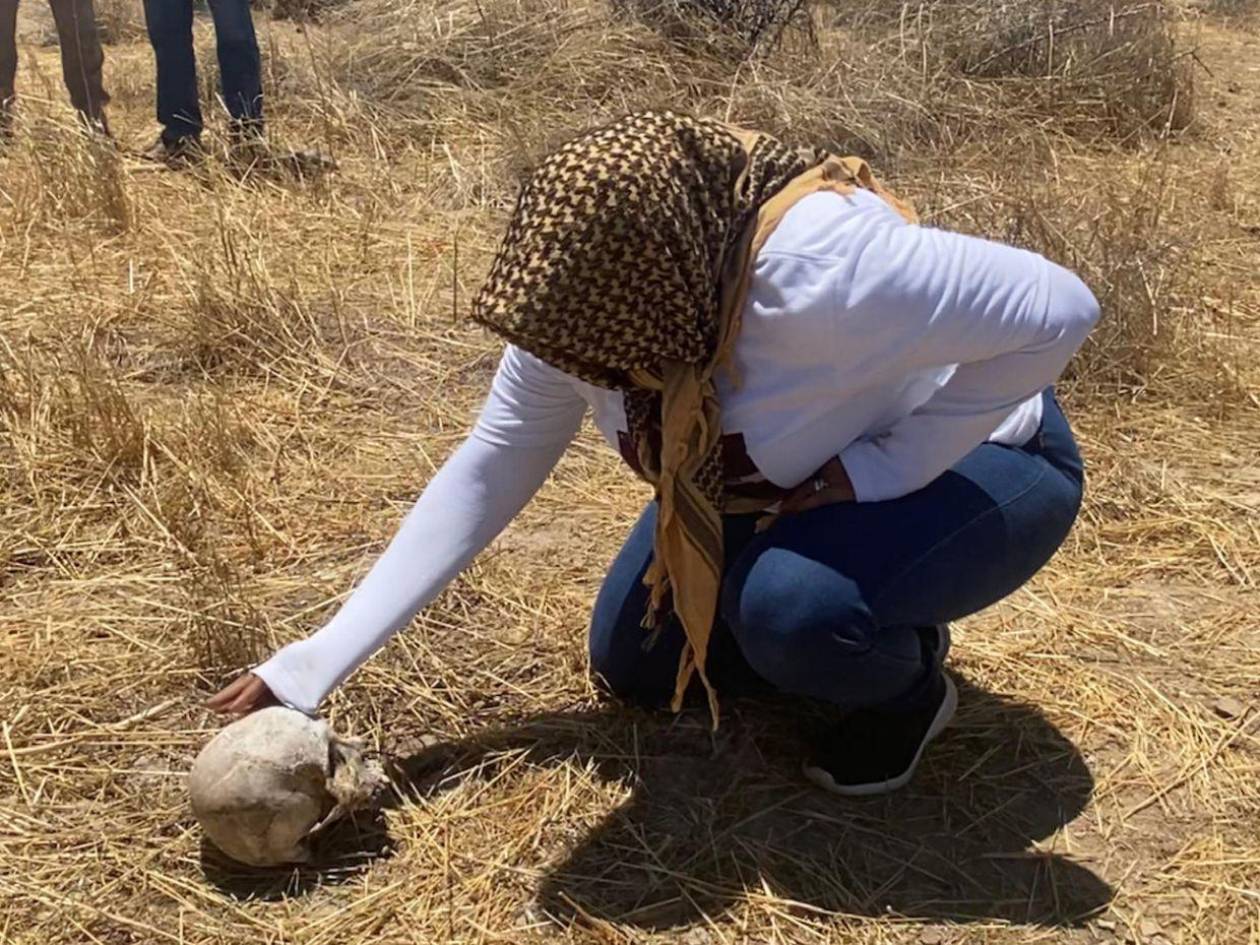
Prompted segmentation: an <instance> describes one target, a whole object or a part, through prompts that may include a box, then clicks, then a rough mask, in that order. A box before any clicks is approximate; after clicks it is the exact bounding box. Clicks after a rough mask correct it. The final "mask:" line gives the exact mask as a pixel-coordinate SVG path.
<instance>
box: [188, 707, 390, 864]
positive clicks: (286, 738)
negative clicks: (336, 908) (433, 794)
mask: <svg viewBox="0 0 1260 945" xmlns="http://www.w3.org/2000/svg"><path fill="white" fill-rule="evenodd" d="M384 783H385V774H384V772H383V771H382V769H381V767H380V765H379V764H377V763H375V762H370V761H366V760H365V759H364V758H363V755H362V753H361V752H360V751H359V747H358V746H357V745H356V744H355V743H354V742H350V741H346V740H344V739H340V738H338V737H337V736H335V735H333V734H332V732H331V730H330V729H329V727H328V723H327V722H325V721H323V720H322V719H313V718H310V717H309V716H307V715H304V714H302V713H301V712H298V711H296V710H294V709H287V708H283V707H280V706H274V707H271V708H267V709H262V710H261V711H258V712H254V713H252V714H250V715H247V716H245V717H244V718H243V719H240V720H239V721H237V722H233V723H232V724H231V725H229V726H227V727H226V728H224V729H223V731H221V732H219V734H217V735H216V736H215V737H214V738H212V739H211V740H210V743H209V744H207V745H206V747H205V748H203V749H202V750H201V754H199V755H198V756H197V760H196V761H194V762H193V766H192V771H191V773H190V774H189V778H188V788H189V793H190V795H191V798H192V809H193V813H194V814H195V815H196V817H197V820H198V821H199V822H200V824H201V828H202V830H204V831H205V833H206V836H207V837H209V838H210V840H211V842H213V843H214V845H215V846H217V847H218V848H219V849H220V850H222V851H223V852H224V853H226V854H227V855H228V856H230V857H231V858H232V859H234V860H239V861H240V862H242V863H247V864H249V865H250V866H278V865H280V864H282V863H303V862H306V861H307V860H308V859H309V858H310V848H309V845H308V843H307V841H308V839H309V838H310V837H311V836H312V834H314V833H315V832H317V831H318V830H321V829H323V827H325V826H326V825H327V824H329V823H331V822H332V821H334V820H336V819H337V818H338V817H340V816H341V815H342V814H344V813H346V812H348V811H351V810H354V809H356V808H359V807H363V806H366V805H367V804H370V803H371V802H372V800H373V799H374V797H375V795H376V794H377V793H378V792H379V789H380V788H381V787H383V786H384Z"/></svg>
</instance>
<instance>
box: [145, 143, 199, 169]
mask: <svg viewBox="0 0 1260 945" xmlns="http://www.w3.org/2000/svg"><path fill="white" fill-rule="evenodd" d="M140 156H141V157H142V158H143V159H144V160H146V161H153V162H155V163H157V164H165V165H166V166H167V167H169V168H173V169H175V170H179V169H181V168H185V167H192V166H194V165H196V164H200V163H201V162H202V161H203V160H204V159H205V156H206V152H205V150H204V149H203V148H202V147H201V139H200V138H196V137H194V136H192V135H185V136H184V137H182V138H174V139H171V140H168V139H167V138H165V137H159V138H158V139H157V141H155V142H153V144H152V145H151V146H150V147H149V148H147V149H146V150H145V151H144V152H142V153H141V155H140Z"/></svg>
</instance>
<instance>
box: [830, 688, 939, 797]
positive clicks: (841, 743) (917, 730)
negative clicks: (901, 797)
mask: <svg viewBox="0 0 1260 945" xmlns="http://www.w3.org/2000/svg"><path fill="white" fill-rule="evenodd" d="M921 685H922V686H923V695H922V697H921V698H916V699H915V705H914V707H912V708H908V709H904V710H900V711H896V712H889V711H880V710H878V709H860V710H858V711H857V712H854V713H852V714H851V715H849V716H847V717H846V718H845V719H844V721H842V722H840V723H839V724H838V725H836V726H834V727H833V728H832V729H831V730H830V731H828V732H827V733H826V734H825V735H823V736H822V737H821V738H820V739H819V740H818V742H817V744H816V745H815V747H814V753H813V757H812V758H810V759H809V761H807V762H806V763H805V777H807V778H809V779H810V780H811V781H813V782H814V783H815V784H817V785H818V786H819V787H821V788H824V789H826V790H828V791H832V792H834V793H836V794H846V795H854V796H857V795H865V794H885V793H887V792H889V791H895V790H897V789H898V788H900V787H903V786H905V784H906V783H907V782H909V780H910V778H911V777H913V775H914V769H915V768H916V767H917V766H918V764H919V759H920V758H921V757H922V756H923V749H925V748H926V747H927V745H928V742H930V741H931V740H932V739H934V738H935V737H936V736H937V735H939V734H940V733H941V731H942V730H943V729H944V728H945V726H946V725H948V724H949V720H950V719H952V718H953V717H954V710H955V709H957V708H958V690H957V689H956V688H955V687H954V683H953V681H952V680H951V679H950V678H949V676H947V675H946V674H945V673H943V672H941V671H940V669H939V668H936V667H935V666H934V667H932V668H931V669H930V670H929V675H928V677H927V679H926V680H925V681H924V682H923V683H922V684H921Z"/></svg>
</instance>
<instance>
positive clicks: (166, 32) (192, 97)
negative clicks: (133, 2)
mask: <svg viewBox="0 0 1260 945" xmlns="http://www.w3.org/2000/svg"><path fill="white" fill-rule="evenodd" d="M210 14H211V16H212V17H213V18H214V35H215V42H216V44H217V47H218V53H219V73H220V78H221V81H222V84H223V100H224V102H225V103H226V104H227V109H228V114H230V115H231V116H232V121H233V125H234V128H235V130H237V131H247V130H251V131H256V130H260V129H261V126H262V60H261V58H260V56H259V53H258V37H257V36H256V35H255V34H254V21H253V19H252V18H251V16H250V12H249V0H210ZM144 18H145V22H146V23H147V24H148V29H149V42H150V43H151V44H152V45H153V55H154V58H155V59H156V60H157V117H158V121H159V122H160V123H161V125H162V129H163V130H162V140H163V141H165V142H166V143H167V144H172V143H174V142H176V141H178V140H179V139H181V138H195V137H197V136H199V135H200V134H201V129H202V119H201V104H200V102H199V100H198V95H197V60H196V56H195V55H194V53H193V0H144Z"/></svg>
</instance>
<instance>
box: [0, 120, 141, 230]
mask: <svg viewBox="0 0 1260 945" xmlns="http://www.w3.org/2000/svg"><path fill="white" fill-rule="evenodd" d="M6 163H7V165H8V166H7V167H5V168H4V171H3V175H4V176H3V179H4V181H5V182H6V186H4V187H2V188H0V209H4V210H6V211H8V212H6V213H3V214H0V229H2V228H3V227H4V226H5V224H6V222H7V223H8V224H9V225H10V226H11V227H12V228H13V229H14V230H15V231H17V230H20V229H22V228H25V227H26V226H29V225H30V224H32V223H37V222H38V223H42V224H44V225H49V226H57V225H59V224H63V223H70V222H74V223H79V224H87V225H89V226H92V227H95V228H97V229H100V230H103V231H105V232H107V233H113V234H116V233H122V232H124V231H125V230H127V229H128V228H130V226H131V223H132V203H131V197H130V195H129V194H128V188H127V185H126V181H125V174H124V170H123V156H122V154H121V153H120V151H119V149H118V148H117V147H115V146H114V144H113V143H112V142H109V141H106V140H103V139H101V138H99V137H96V136H94V135H89V134H86V133H84V132H83V130H82V129H81V128H80V127H79V126H78V125H77V124H69V123H65V122H60V121H54V120H51V119H47V118H44V117H42V116H41V117H37V118H35V119H33V120H30V121H28V122H26V123H25V126H24V127H23V129H22V132H21V134H20V135H19V139H18V143H17V144H15V145H14V147H13V149H12V154H10V155H9V156H8V158H7V162H6ZM10 180H11V181H14V182H15V183H14V184H13V185H11V186H10V185H9V184H8V182H9V181H10Z"/></svg>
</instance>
